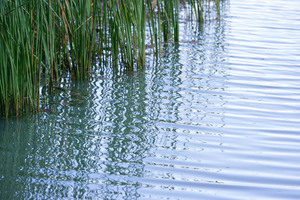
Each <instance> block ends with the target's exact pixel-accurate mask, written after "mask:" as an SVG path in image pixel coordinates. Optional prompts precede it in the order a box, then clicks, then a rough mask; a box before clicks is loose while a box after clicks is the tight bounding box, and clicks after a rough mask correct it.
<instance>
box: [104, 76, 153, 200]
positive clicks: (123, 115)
mask: <svg viewBox="0 0 300 200" xmlns="http://www.w3.org/2000/svg"><path fill="white" fill-rule="evenodd" d="M114 78H115V81H113V83H112V90H111V93H110V97H107V96H106V97H107V98H109V99H110V100H111V101H110V102H109V105H108V107H112V109H109V110H107V111H106V113H105V116H106V117H107V119H108V120H111V122H112V124H111V131H110V133H109V137H110V140H109V141H108V143H107V155H106V156H107V162H106V164H105V165H106V168H105V173H106V178H105V183H106V186H105V191H104V193H105V194H107V196H106V198H107V199H117V198H121V199H127V198H134V199H135V198H137V197H139V193H138V188H139V187H140V185H141V183H139V182H138V180H137V179H136V177H142V176H143V174H144V164H143V159H144V158H145V157H147V153H148V151H149V148H150V147H151V145H152V142H151V140H152V139H151V136H150V135H149V134H150V130H149V128H150V126H149V125H148V120H147V114H146V103H145V102H146V91H145V88H146V84H145V77H144V73H137V74H135V73H134V74H125V75H121V76H119V75H115V77H114ZM134 177H135V178H134Z"/></svg>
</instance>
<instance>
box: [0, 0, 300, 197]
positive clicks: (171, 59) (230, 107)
mask: <svg viewBox="0 0 300 200" xmlns="http://www.w3.org/2000/svg"><path fill="white" fill-rule="evenodd" d="M220 9H221V12H220V14H221V15H220V19H219V20H215V19H207V21H206V23H205V24H203V25H201V26H197V25H195V24H194V23H193V22H189V21H188V20H185V18H184V17H182V16H181V17H182V20H181V23H180V26H181V28H180V35H181V36H180V41H181V42H180V43H169V44H165V45H164V47H163V52H162V56H161V59H160V60H159V62H157V63H156V64H155V63H154V62H152V59H151V58H149V63H148V64H147V66H146V68H145V70H141V71H139V72H134V73H121V72H117V71H114V70H111V69H109V68H107V69H103V70H101V69H98V70H96V71H95V72H94V73H93V76H92V78H91V80H90V81H88V82H75V81H72V80H68V79H67V78H66V79H63V83H62V84H61V85H60V87H62V88H64V90H56V92H55V93H54V94H52V95H42V97H41V109H42V111H43V112H41V113H40V114H39V115H29V116H28V117H26V118H25V117H24V119H18V120H16V119H9V120H1V121H0V159H1V160H0V199H3V200H6V199H222V200H224V199H230V200H232V199H251V200H252V199H272V200H273V199H300V157H299V155H300V81H299V79H300V1H298V0H284V1H283V0H272V1H271V0H270V1H258V0H247V1H238V0H231V1H226V2H224V3H222V4H221V8H220ZM183 15H184V14H183ZM44 92H45V91H42V94H43V93H44ZM45 93H46V92H45Z"/></svg>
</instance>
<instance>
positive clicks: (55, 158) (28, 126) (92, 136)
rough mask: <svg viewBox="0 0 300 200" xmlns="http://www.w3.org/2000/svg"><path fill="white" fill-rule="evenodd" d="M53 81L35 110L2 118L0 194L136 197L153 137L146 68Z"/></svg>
mask: <svg viewBox="0 0 300 200" xmlns="http://www.w3.org/2000/svg"><path fill="white" fill-rule="evenodd" d="M59 87H61V88H60V89H58V90H57V91H56V92H55V93H54V95H46V96H45V97H43V98H42V100H41V106H42V108H43V109H42V111H43V112H41V113H40V114H39V115H38V116H32V117H29V118H28V122H27V121H26V120H25V119H23V120H20V121H19V122H18V123H16V122H10V121H7V122H1V130H2V133H1V135H0V137H1V140H0V147H1V154H2V156H1V158H2V164H1V168H0V172H1V173H0V174H1V177H0V184H1V197H2V198H1V199H15V198H21V199H28V198H42V199H44V198H66V197H68V198H79V199H82V198H92V197H99V198H104V199H115V198H129V197H132V198H133V197H138V196H139V194H138V192H137V190H138V188H139V182H138V181H137V180H135V179H134V178H132V177H142V176H143V173H144V172H143V171H144V164H143V159H144V158H145V157H147V152H148V150H149V148H150V147H151V145H152V144H153V142H152V141H153V137H154V136H153V135H152V133H151V129H152V128H151V127H152V126H151V125H150V124H149V123H150V122H148V121H147V115H146V112H145V109H146V107H147V106H146V104H145V98H146V97H145V95H146V91H145V88H146V83H145V74H144V73H142V72H141V73H136V74H124V75H120V74H111V77H109V78H106V79H98V80H97V79H95V80H94V81H91V82H90V83H80V82H72V81H70V82H69V83H68V82H65V84H62V85H60V86H59Z"/></svg>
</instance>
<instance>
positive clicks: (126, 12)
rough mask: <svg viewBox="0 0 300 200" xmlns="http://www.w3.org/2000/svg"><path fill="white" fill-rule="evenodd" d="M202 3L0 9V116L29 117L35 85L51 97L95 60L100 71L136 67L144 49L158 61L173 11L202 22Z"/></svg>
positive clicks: (135, 1) (12, 5) (175, 19)
mask: <svg viewBox="0 0 300 200" xmlns="http://www.w3.org/2000/svg"><path fill="white" fill-rule="evenodd" d="M214 1H215V2H216V5H218V3H219V1H218V0H214ZM202 2H208V3H210V2H211V1H209V0H172V1H169V0H109V1H106V0H98V1H97V0H76V1H75V0H40V1H27V0H14V1H8V0H4V1H0V27H1V29H0V78H1V79H0V111H1V115H2V116H8V115H9V114H10V113H15V114H16V115H19V114H21V113H23V111H27V110H32V111H37V110H38V109H39V95H40V94H39V91H40V84H41V80H43V82H44V84H45V85H47V86H48V88H49V90H50V91H51V90H53V86H54V84H55V83H56V82H59V80H60V78H61V75H62V73H65V72H66V71H67V72H68V73H70V76H71V77H72V78H79V79H85V78H87V76H88V72H89V71H90V68H91V63H92V60H93V59H94V58H95V57H97V58H98V60H99V61H100V62H101V63H102V64H103V65H106V64H107V63H108V64H111V65H113V66H114V67H120V66H124V67H126V69H128V70H134V69H138V68H141V67H143V66H144V64H145V48H146V42H148V43H151V46H152V47H153V53H154V55H156V57H158V55H159V52H160V46H161V42H162V41H164V42H167V41H170V39H172V40H173V41H175V42H178V41H179V12H180V8H179V5H180V4H181V5H186V4H188V5H191V13H193V14H194V15H195V16H196V19H197V20H198V21H199V22H202V21H203V6H202ZM147 27H148V30H149V32H150V38H146V29H147Z"/></svg>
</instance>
